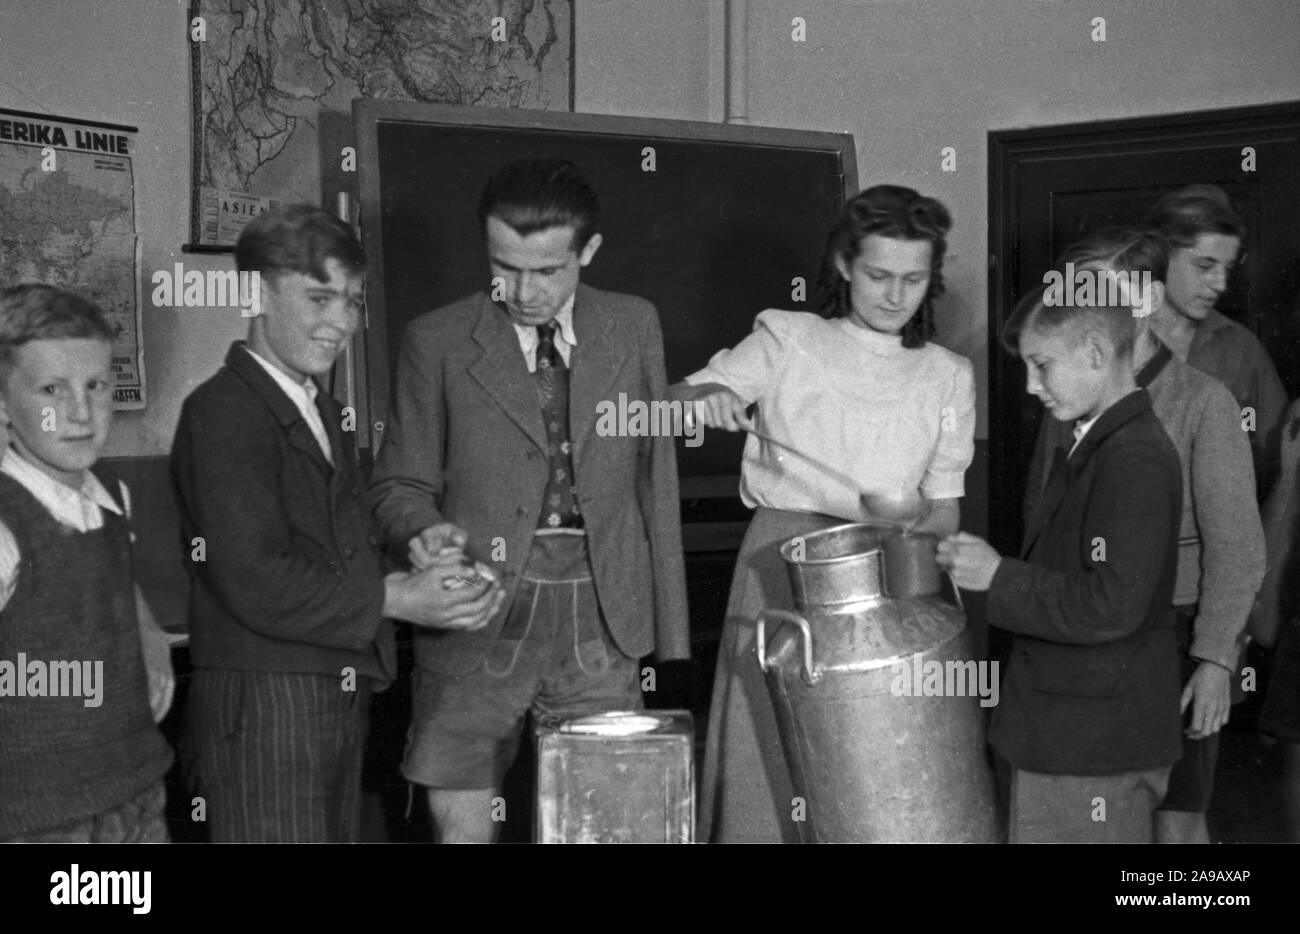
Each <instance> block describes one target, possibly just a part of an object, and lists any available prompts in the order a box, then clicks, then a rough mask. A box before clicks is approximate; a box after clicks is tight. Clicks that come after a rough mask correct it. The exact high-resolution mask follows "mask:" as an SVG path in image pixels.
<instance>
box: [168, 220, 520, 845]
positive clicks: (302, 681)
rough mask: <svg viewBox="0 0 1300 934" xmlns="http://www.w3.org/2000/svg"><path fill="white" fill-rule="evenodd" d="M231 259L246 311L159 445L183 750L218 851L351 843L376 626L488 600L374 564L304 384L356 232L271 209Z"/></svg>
mask: <svg viewBox="0 0 1300 934" xmlns="http://www.w3.org/2000/svg"><path fill="white" fill-rule="evenodd" d="M235 260H236V263H237V264H238V267H239V269H240V271H241V272H247V273H251V274H253V275H256V276H257V277H258V279H257V280H256V281H257V282H259V283H260V288H259V289H258V292H260V303H259V304H260V309H259V310H260V313H259V314H256V315H255V316H254V317H253V319H252V322H251V323H250V326H249V331H248V342H247V343H244V342H238V343H236V344H234V345H233V346H232V347H231V348H230V352H229V354H228V355H227V357H226V365H225V366H224V367H222V368H221V370H219V371H218V372H217V374H216V375H215V376H213V377H212V378H211V379H209V380H208V381H207V382H205V383H204V384H203V385H201V386H200V387H199V388H198V389H196V390H195V391H194V392H193V393H192V394H191V395H190V396H189V398H188V399H186V400H185V404H184V406H183V407H182V410H181V416H180V423H179V425H178V426H177V429H176V440H175V444H174V445H173V447H172V462H171V468H172V478H173V482H174V485H175V488H176V493H177V497H178V500H179V505H180V512H181V525H182V548H183V549H184V550H185V553H186V556H187V559H188V560H187V562H186V565H187V569H188V571H189V574H190V578H191V584H192V588H191V594H190V638H191V655H192V658H193V661H194V665H195V668H196V669H197V670H196V672H195V675H194V680H193V683H192V686H191V690H190V698H189V706H188V709H187V711H186V728H185V729H186V735H185V739H184V741H183V743H182V752H183V756H184V759H185V761H186V762H187V769H186V771H187V773H188V776H189V778H190V782H191V784H192V785H193V786H194V791H195V793H196V794H198V795H201V796H202V797H203V798H204V799H205V801H206V803H207V822H208V827H209V829H210V833H211V837H212V839H213V840H214V841H222V842H231V841H241V842H276V841H283V842H289V841H293V842H348V841H353V840H355V839H356V838H357V830H358V826H357V824H358V812H359V807H360V792H361V759H362V747H363V744H364V739H365V734H366V714H367V707H368V703H369V696H370V692H371V691H372V690H374V689H382V688H383V687H385V686H386V685H387V684H388V683H389V681H391V680H392V677H393V673H394V669H395V654H394V642H393V628H392V624H391V623H390V622H389V621H388V620H386V619H385V617H395V618H398V619H405V620H409V621H411V622H413V623H415V624H417V625H421V626H450V627H465V628H472V627H474V626H481V625H483V624H484V623H486V621H487V618H488V616H489V615H490V614H491V613H492V611H493V610H495V608H496V607H497V606H498V605H499V603H500V600H501V597H502V595H501V593H500V587H499V586H498V585H497V584H496V582H494V581H491V580H484V581H483V582H482V583H480V584H478V585H475V586H472V587H460V586H458V585H459V580H457V578H460V577H463V576H466V575H464V574H463V573H462V572H461V571H460V570H459V568H458V567H457V566H456V565H454V564H451V563H447V562H442V563H439V564H437V565H435V566H433V567H431V568H429V570H427V571H425V572H423V573H419V574H410V573H395V574H389V575H388V576H387V577H385V576H384V575H383V574H382V573H381V570H380V558H379V552H378V548H377V539H376V538H375V536H374V534H373V532H372V529H371V514H370V504H369V502H368V501H367V500H366V498H365V496H364V495H363V491H362V486H361V480H360V477H359V474H358V471H357V466H356V463H355V456H354V449H353V441H352V435H351V434H350V432H347V431H344V430H343V425H344V419H343V411H342V407H341V406H340V405H339V404H338V402H337V401H336V400H335V399H334V398H333V397H332V396H330V395H329V394H328V393H325V392H323V391H321V389H320V387H318V386H317V384H316V382H315V377H317V376H320V375H322V374H324V373H325V372H326V371H328V370H329V369H330V367H331V366H332V365H333V364H334V360H335V358H336V357H337V356H338V354H339V353H340V352H341V351H342V350H343V348H344V346H345V345H346V343H347V341H348V340H349V339H350V338H351V337H352V335H353V333H354V332H355V331H356V328H357V325H358V322H359V311H360V306H361V295H362V283H363V279H362V270H363V269H364V256H363V254H362V252H361V246H360V244H359V243H357V240H356V238H355V236H354V235H353V234H352V231H351V229H350V228H348V227H347V225H345V224H344V223H342V222H341V221H339V220H337V219H335V218H332V217H330V216H329V215H328V214H326V213H325V212H324V211H321V210H320V209H318V208H314V207H311V206H308V205H294V206H290V207H286V208H283V209H279V210H276V211H271V212H268V213H266V214H263V215H261V216H260V217H258V218H257V219H256V220H254V221H253V222H252V223H250V224H249V225H248V227H246V228H245V229H244V231H243V233H242V234H241V236H240V238H239V242H238V244H237V245H236V248H235ZM254 294H257V293H256V292H255V293H254ZM481 570H482V571H485V572H486V571H487V569H486V568H482V569H481ZM448 584H452V585H456V586H454V589H453V588H449V587H448V586H447V585H448Z"/></svg>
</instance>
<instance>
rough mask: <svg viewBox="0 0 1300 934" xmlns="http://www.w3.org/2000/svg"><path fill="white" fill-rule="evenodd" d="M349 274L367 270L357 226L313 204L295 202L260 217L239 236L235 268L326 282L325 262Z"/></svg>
mask: <svg viewBox="0 0 1300 934" xmlns="http://www.w3.org/2000/svg"><path fill="white" fill-rule="evenodd" d="M331 259H334V260H338V262H339V265H341V266H342V267H343V268H344V269H345V270H347V271H348V272H349V273H353V274H359V273H363V272H365V269H366V254H365V252H364V251H363V250H362V249H361V243H360V242H359V241H358V240H357V237H356V234H354V233H353V232H352V228H351V227H349V226H348V225H347V224H345V223H343V221H341V220H339V219H338V218H337V217H334V216H333V215H332V214H330V213H329V212H327V211H323V210H321V209H320V208H318V207H316V206H315V205H311V204H290V205H284V206H282V207H278V208H275V209H274V210H270V211H267V212H266V213H264V214H259V215H258V216H257V217H255V218H254V219H253V220H252V221H250V222H249V224H248V226H247V227H245V228H244V230H243V232H242V233H241V234H240V235H239V241H238V242H237V243H236V244H235V265H236V267H237V268H238V269H239V271H240V272H257V273H261V274H262V275H264V276H273V275H275V274H277V273H285V272H296V273H301V274H302V275H304V276H313V277H314V278H315V279H316V280H317V281H319V282H326V281H328V279H329V273H327V272H326V271H325V262H326V260H331Z"/></svg>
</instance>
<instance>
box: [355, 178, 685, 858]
mask: <svg viewBox="0 0 1300 934" xmlns="http://www.w3.org/2000/svg"><path fill="white" fill-rule="evenodd" d="M598 210H599V207H598V202H597V199H596V195H595V193H594V192H593V191H592V190H591V188H590V186H589V185H588V184H587V183H586V181H585V180H584V179H583V178H582V177H581V175H579V174H578V171H577V169H576V168H575V167H574V166H573V164H572V163H569V162H563V161H560V160H547V159H536V160H526V161H522V162H516V163H512V164H510V165H507V166H505V167H504V168H502V169H501V170H500V171H498V172H497V173H496V174H495V175H494V176H493V177H492V178H491V179H490V180H489V181H488V183H487V185H486V187H485V188H484V190H483V192H482V196H481V198H480V202H479V220H480V223H481V225H482V227H483V231H484V234H485V235H486V239H487V249H488V255H489V260H490V265H491V271H492V276H493V279H492V294H491V295H487V294H483V293H479V294H476V295H472V296H469V297H467V298H464V299H462V300H460V301H458V302H455V303H454V304H452V305H448V306H446V307H444V308H439V309H437V310H435V311H431V312H428V313H426V314H424V315H422V316H420V317H418V318H416V319H415V320H414V321H413V322H411V324H410V325H409V326H408V327H407V329H406V334H405V336H404V338H403V341H402V349H401V355H400V359H399V361H398V367H397V384H396V395H395V398H394V407H393V417H392V418H391V419H390V429H389V431H388V432H387V435H386V437H385V439H384V444H383V445H382V446H381V448H380V451H379V456H378V459H377V461H376V464H375V472H374V493H375V497H376V516H377V518H378V522H379V526H380V528H381V530H382V534H383V538H384V541H385V543H386V544H387V545H388V546H389V547H390V548H391V549H393V550H394V551H395V552H396V553H397V554H400V555H403V556H405V557H407V558H408V560H409V561H410V562H411V564H412V566H414V567H416V568H419V567H423V566H425V565H426V564H427V563H428V562H429V561H431V560H434V559H435V558H436V557H437V556H438V554H439V553H442V552H448V551H450V552H453V553H454V552H455V551H456V550H457V549H460V548H463V549H464V551H465V552H466V553H467V554H469V555H471V556H472V557H473V558H475V559H478V560H480V561H486V562H490V563H491V564H492V566H494V567H495V568H496V569H498V571H499V574H500V576H501V579H502V582H503V585H504V588H505V591H506V602H505V606H504V607H503V609H502V610H501V611H500V612H499V613H498V614H497V615H496V616H495V617H494V618H493V619H492V620H491V622H490V623H489V624H488V625H487V626H486V627H485V628H483V629H481V630H477V631H474V632H445V633H433V632H427V633H421V634H420V636H419V637H418V638H417V640H416V672H415V682H414V686H413V697H414V711H413V717H414V719H413V723H412V729H411V734H410V739H409V741H408V744H407V751H406V759H405V762H404V764H403V772H404V774H405V775H406V776H407V778H408V779H409V780H411V781H412V782H415V783H417V784H421V785H424V786H425V787H426V788H427V789H428V799H429V807H430V811H431V813H432V815H433V819H434V823H435V825H436V830H437V834H438V838H439V839H440V840H442V841H444V842H453V841H456V842H459V841H490V840H492V839H494V838H495V835H496V829H497V827H498V826H499V823H498V821H494V820H493V817H494V816H496V817H498V818H499V817H500V814H499V809H496V810H498V813H497V814H495V815H494V813H493V812H494V808H493V804H492V802H493V799H494V798H495V797H496V796H497V795H498V794H499V789H500V786H501V782H502V778H503V776H504V774H505V771H506V769H507V767H508V766H509V765H510V763H511V761H512V760H513V758H514V755H515V752H516V750H517V748H518V743H519V738H520V734H521V731H522V728H523V723H524V715H525V714H526V713H527V712H529V711H530V710H531V711H532V713H533V715H534V717H539V716H547V715H568V714H582V713H591V712H598V711H605V710H619V709H624V710H625V709H636V708H639V707H640V706H641V694H640V674H639V664H638V659H639V658H640V657H641V656H643V655H646V654H649V653H650V652H652V651H653V652H655V653H656V655H657V658H658V660H659V662H660V672H659V673H660V679H661V680H662V676H663V670H664V665H663V663H665V662H667V661H670V660H677V659H685V658H687V657H688V655H689V631H688V621H687V615H686V595H685V582H684V571H683V563H682V549H681V529H680V520H679V512H680V505H679V502H678V493H677V474H676V462H675V460H676V459H675V454H674V449H673V439H672V438H671V437H663V436H660V437H618V436H614V435H606V434H604V433H603V432H602V431H599V430H597V425H596V423H597V414H598V413H597V406H598V404H599V403H601V402H613V403H615V404H618V401H619V400H620V398H621V397H624V396H625V397H626V399H628V400H644V401H646V402H649V401H650V400H653V399H662V398H664V396H665V390H666V380H665V375H664V361H663V340H662V336H661V334H660V329H659V319H658V315H657V313H656V311H655V309H654V306H653V305H651V304H650V303H649V302H647V301H645V300H643V299H640V298H635V297H633V296H630V295H620V294H616V293H613V292H604V291H600V290H597V289H593V288H589V287H587V286H584V285H580V284H579V276H580V272H581V270H582V268H583V267H585V266H587V265H588V264H589V263H590V262H591V261H592V258H593V257H594V256H595V255H596V251H597V250H598V249H599V248H600V245H601V236H600V234H599V233H597V232H596V223H597V217H598ZM660 687H662V684H661V685H660Z"/></svg>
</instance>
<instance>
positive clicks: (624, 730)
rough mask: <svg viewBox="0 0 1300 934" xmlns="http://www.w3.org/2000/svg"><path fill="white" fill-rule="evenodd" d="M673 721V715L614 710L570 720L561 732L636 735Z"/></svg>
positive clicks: (562, 727)
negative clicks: (663, 715) (665, 715)
mask: <svg viewBox="0 0 1300 934" xmlns="http://www.w3.org/2000/svg"><path fill="white" fill-rule="evenodd" d="M672 722H673V718H672V717H657V716H655V715H654V714H649V713H639V712H637V711H634V710H613V711H610V712H608V713H598V714H593V715H592V716H590V717H580V718H579V719H577V720H570V721H568V722H567V723H565V724H564V725H563V726H561V727H560V732H561V733H580V734H583V735H586V736H635V735H636V734H638V733H650V732H652V731H654V730H657V729H659V728H661V727H665V726H668V725H669V724H671V723H672Z"/></svg>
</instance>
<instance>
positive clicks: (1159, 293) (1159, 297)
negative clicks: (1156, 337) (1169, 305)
mask: <svg viewBox="0 0 1300 934" xmlns="http://www.w3.org/2000/svg"><path fill="white" fill-rule="evenodd" d="M1149 304H1150V306H1151V307H1150V310H1149V311H1148V312H1147V314H1148V315H1154V314H1155V313H1156V312H1158V311H1159V310H1160V309H1161V308H1163V307H1165V284H1164V283H1163V282H1161V281H1160V280H1159V279H1152V280H1151V298H1150V302H1149Z"/></svg>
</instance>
